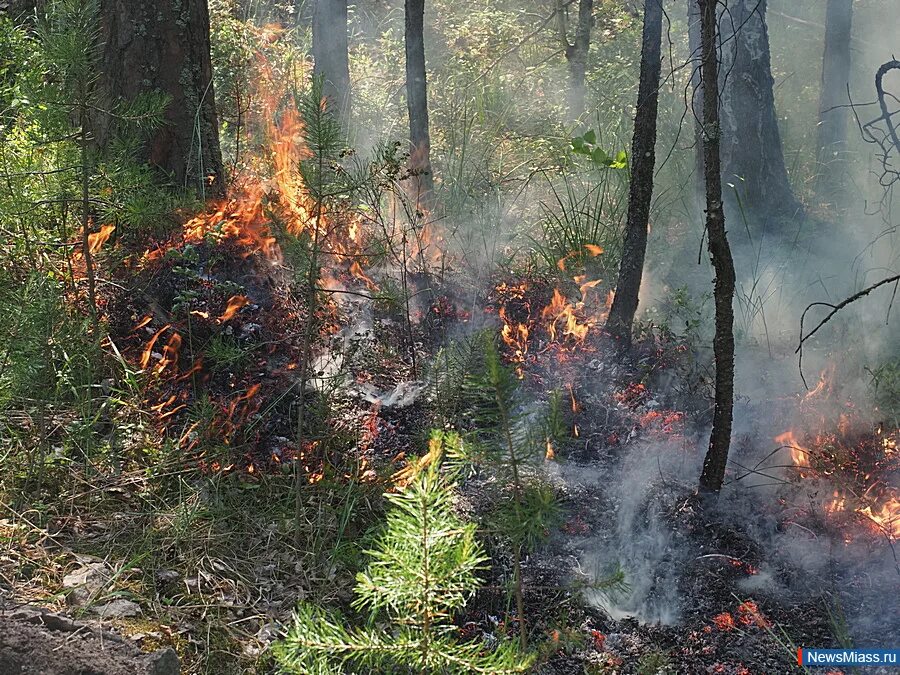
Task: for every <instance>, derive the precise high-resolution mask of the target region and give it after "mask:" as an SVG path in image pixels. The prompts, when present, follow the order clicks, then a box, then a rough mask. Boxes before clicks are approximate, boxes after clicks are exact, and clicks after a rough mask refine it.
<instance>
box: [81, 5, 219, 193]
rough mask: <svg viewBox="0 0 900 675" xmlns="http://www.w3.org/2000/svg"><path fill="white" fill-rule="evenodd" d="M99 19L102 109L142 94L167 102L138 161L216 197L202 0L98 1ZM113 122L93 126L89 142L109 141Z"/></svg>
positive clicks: (215, 137)
mask: <svg viewBox="0 0 900 675" xmlns="http://www.w3.org/2000/svg"><path fill="white" fill-rule="evenodd" d="M100 14H101V21H102V26H101V32H102V40H103V43H104V44H103V72H102V73H101V74H100V77H99V81H98V86H99V91H100V92H101V95H102V96H103V97H104V98H105V99H107V100H108V102H109V104H110V105H112V104H113V103H114V102H116V101H120V100H126V101H127V100H133V99H134V98H135V97H136V96H138V95H139V94H143V93H146V92H150V91H161V92H163V93H164V94H167V95H168V96H169V98H170V101H169V104H168V106H167V107H166V110H165V114H164V119H165V123H164V124H163V125H162V126H160V127H159V128H158V129H157V130H155V131H154V132H153V133H152V134H151V136H150V138H149V140H148V141H147V143H146V144H145V146H144V148H143V157H142V159H144V160H146V161H148V162H149V163H150V164H152V165H154V166H157V167H159V168H160V169H162V170H163V171H165V172H166V173H167V174H168V175H169V176H171V178H172V180H173V181H174V182H175V183H176V184H177V185H179V186H182V187H185V188H191V189H196V190H197V192H198V194H200V195H201V197H207V196H219V195H223V194H224V193H225V176H224V169H223V167H222V153H221V151H220V149H219V124H218V120H217V117H216V102H215V94H214V92H213V79H212V63H211V61H210V55H209V9H208V7H207V4H206V0H180V1H179V2H176V1H175V0H167V1H166V2H156V3H144V2H131V1H129V0H102V2H101V4H100ZM114 124H115V120H114V119H112V118H102V119H97V120H96V121H95V125H94V126H95V130H94V132H95V136H96V140H97V142H99V143H100V144H101V145H102V144H104V143H106V142H108V141H109V139H110V138H111V137H112V135H113V134H114V133H115V130H114V129H113V126H114Z"/></svg>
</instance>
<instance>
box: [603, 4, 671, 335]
mask: <svg viewBox="0 0 900 675" xmlns="http://www.w3.org/2000/svg"><path fill="white" fill-rule="evenodd" d="M662 19H663V8H662V0H645V2H644V32H643V40H642V47H641V75H640V83H639V85H638V100H637V109H636V112H635V116H634V137H633V139H632V142H631V186H630V190H631V192H630V194H629V199H628V220H627V223H626V226H625V244H624V247H623V249H622V262H621V263H620V265H619V281H618V283H617V285H616V295H615V298H614V300H613V304H612V307H611V308H610V311H609V318H608V319H607V321H606V328H607V330H608V331H609V332H610V334H611V335H613V337H615V338H616V339H618V340H619V341H620V342H621V344H623V345H628V344H630V343H631V328H632V325H633V323H634V315H635V312H637V307H638V295H639V294H640V290H641V278H642V276H643V272H644V255H645V253H646V252H647V226H648V223H649V220H650V203H651V201H652V199H653V168H654V166H655V161H656V154H655V148H656V117H657V111H658V108H659V75H660V67H661V65H660V64H661V59H662V54H661V49H662Z"/></svg>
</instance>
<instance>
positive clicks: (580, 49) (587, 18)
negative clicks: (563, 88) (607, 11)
mask: <svg viewBox="0 0 900 675" xmlns="http://www.w3.org/2000/svg"><path fill="white" fill-rule="evenodd" d="M569 4H570V3H569V2H566V1H565V0H556V26H557V33H558V34H559V39H560V42H562V45H563V49H565V52H566V61H567V62H568V64H569V94H568V97H567V104H568V106H569V116H570V117H572V118H578V117H581V115H582V114H583V113H584V110H585V103H584V99H585V91H586V87H585V78H586V76H587V63H588V55H589V53H590V50H591V27H592V25H593V22H594V19H593V11H594V0H578V23H577V24H576V26H575V42H574V44H573V43H570V42H569V37H568V31H567V29H566V7H567V6H568V5H569Z"/></svg>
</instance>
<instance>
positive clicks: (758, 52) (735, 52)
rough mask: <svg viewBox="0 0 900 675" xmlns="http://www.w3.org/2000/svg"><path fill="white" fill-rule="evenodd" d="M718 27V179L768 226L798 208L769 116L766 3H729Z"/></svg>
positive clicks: (770, 82) (770, 91)
mask: <svg viewBox="0 0 900 675" xmlns="http://www.w3.org/2000/svg"><path fill="white" fill-rule="evenodd" d="M701 6H702V3H701ZM719 27H720V28H719V29H720V31H721V34H720V42H719V44H720V45H721V52H722V53H721V59H722V67H721V69H720V71H719V78H720V80H719V86H720V90H721V98H722V112H721V129H722V133H721V160H722V176H723V179H724V180H725V182H727V183H731V184H733V185H734V186H735V189H736V190H737V191H738V194H739V195H740V200H741V205H742V206H743V208H744V209H746V211H747V212H748V213H750V214H751V215H752V216H753V217H754V218H758V219H759V220H760V221H761V222H762V223H763V224H764V226H768V221H770V220H771V219H772V218H779V217H792V216H794V215H796V214H797V213H798V211H800V204H799V202H798V201H797V199H796V197H795V196H794V193H793V191H792V190H791V185H790V182H789V181H788V174H787V169H786V168H785V164H784V153H783V151H782V146H781V136H780V134H779V131H778V120H777V117H776V114H775V96H774V93H773V84H774V80H773V78H772V67H771V57H770V53H769V31H768V27H767V26H766V0H730V2H729V3H728V9H727V11H723V12H722V14H721V16H720V18H719ZM727 196H728V198H729V199H730V198H731V197H732V194H731V193H729V194H728V195H727Z"/></svg>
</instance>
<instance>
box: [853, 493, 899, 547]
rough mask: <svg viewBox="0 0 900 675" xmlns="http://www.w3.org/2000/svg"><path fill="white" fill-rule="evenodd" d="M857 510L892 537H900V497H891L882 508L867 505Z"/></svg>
mask: <svg viewBox="0 0 900 675" xmlns="http://www.w3.org/2000/svg"><path fill="white" fill-rule="evenodd" d="M857 511H858V513H861V514H862V515H864V516H866V517H867V518H868V519H869V520H871V521H872V522H873V523H874V524H875V525H876V526H877V527H878V529H880V530H881V531H882V532H884V534H885V535H887V536H888V537H889V538H890V539H900V499H897V498H896V497H891V498H890V499H888V500H887V501H885V502H884V504H882V506H881V508H877V507H873V506H866V507H865V508H862V509H858V510H857Z"/></svg>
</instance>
